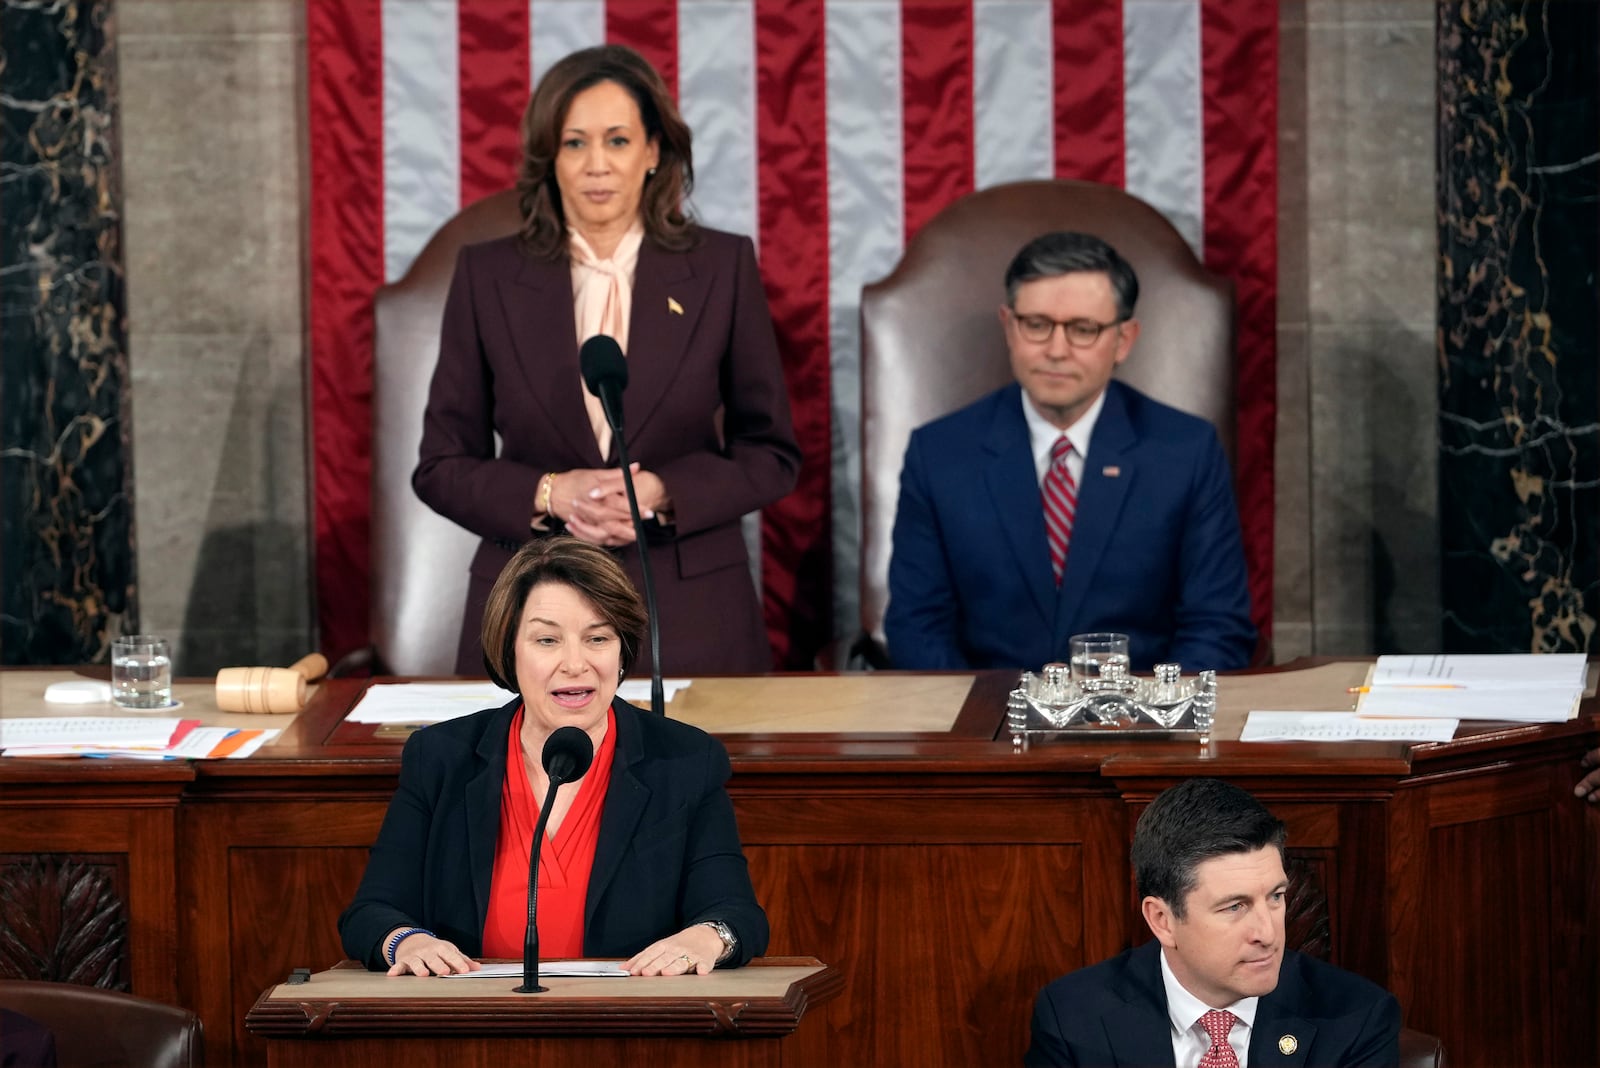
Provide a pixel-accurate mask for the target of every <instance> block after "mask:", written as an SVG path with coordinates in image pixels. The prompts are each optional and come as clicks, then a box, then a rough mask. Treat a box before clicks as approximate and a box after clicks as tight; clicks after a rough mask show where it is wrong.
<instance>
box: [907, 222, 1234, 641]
mask: <svg viewBox="0 0 1600 1068" xmlns="http://www.w3.org/2000/svg"><path fill="white" fill-rule="evenodd" d="M1005 289H1006V303H1005V304H1004V305H1003V306H1002V307H1001V308H1000V323H1001V327H1002V329H1004V331H1005V336H1006V347H1007V348H1008V349H1009V351H1010V358H1011V369H1012V373H1013V374H1014V376H1015V377H1016V380H1017V381H1016V383H1015V384H1013V385H1009V386H1006V387H1005V388H1003V389H1000V390H998V391H997V392H994V393H991V394H989V395H988V396H986V397H984V398H982V399H980V400H978V401H977V402H976V403H974V404H971V405H968V406H967V407H965V408H962V409H961V410H959V411H957V412H955V413H953V414H951V415H947V416H945V417H944V418H942V419H938V420H935V421H934V422H932V423H929V424H928V425H926V426H923V427H920V428H919V429H918V430H917V431H916V432H914V433H913V434H912V436H911V442H910V445H909V446H908V447H907V449H906V458H905V466H904V467H903V468H902V470H901V475H900V503H899V507H898V509H897V511H896V514H895V524H894V538H893V555H892V557H891V559H890V563H889V607H888V612H887V614H886V616H885V619H884V630H885V635H886V637H887V639H888V645H889V657H890V660H891V661H892V662H893V664H894V666H895V667H898V668H908V669H914V670H935V669H956V670H959V669H967V668H1000V667H1005V668H1024V667H1025V668H1034V669H1037V668H1038V667H1039V666H1040V665H1042V664H1045V663H1048V662H1051V661H1057V660H1063V661H1064V660H1066V659H1067V644H1068V639H1069V638H1070V637H1071V636H1072V635H1073V634H1079V633H1085V632H1090V631H1115V632H1120V633H1125V634H1127V635H1128V637H1129V653H1130V659H1131V661H1132V664H1131V666H1132V668H1133V670H1136V671H1139V670H1148V669H1149V668H1150V667H1151V666H1152V665H1153V664H1156V663H1178V664H1181V665H1182V666H1183V668H1184V669H1185V670H1186V671H1201V670H1206V669H1218V670H1224V669H1229V668H1241V667H1245V666H1246V665H1247V664H1248V663H1249V661H1250V656H1251V652H1252V650H1253V649H1254V646H1255V638H1256V634H1255V628H1254V627H1253V626H1252V624H1251V622H1250V595H1249V590H1248V586H1247V584H1246V577H1245V564H1244V550H1243V546H1242V543H1241V540H1240V534H1239V516H1238V512H1237V509H1236V508H1235V505H1234V497H1233V488H1232V484H1231V479H1230V473H1229V469H1228V461H1227V457H1226V456H1225V455H1224V453H1223V450H1222V444H1221V442H1220V441H1219V440H1218V438H1217V434H1216V431H1215V429H1213V428H1212V426H1211V425H1210V424H1209V423H1207V422H1206V421H1205V420H1203V419H1199V418H1197V417H1195V416H1192V415H1188V414H1185V413H1183V412H1180V411H1178V410H1177V409H1175V408H1170V407H1168V406H1166V405H1164V404H1160V403H1158V402H1156V401H1154V400H1152V399H1151V398H1149V397H1147V396H1145V395H1144V394H1142V393H1140V392H1139V391H1138V390H1135V389H1132V388H1131V387H1129V386H1126V385H1123V384H1122V383H1120V382H1113V381H1112V379H1111V375H1112V372H1113V371H1114V370H1115V369H1116V367H1117V365H1118V364H1120V363H1121V362H1122V361H1123V360H1125V359H1127V358H1128V354H1129V352H1130V351H1132V349H1133V345H1134V342H1135V341H1136V340H1137V339H1138V337H1139V322H1138V320H1137V319H1135V318H1134V305H1135V303H1136V301H1137V300H1138V296H1139V282H1138V278H1137V277H1136V276H1135V275H1134V272H1133V268H1132V267H1130V266H1129V265H1128V263H1127V262H1126V261H1125V260H1123V259H1122V257H1120V256H1119V255H1117V252H1116V250H1115V249H1113V248H1112V247H1111V246H1110V245H1108V244H1106V243H1105V242H1104V241H1102V240H1100V239H1099V238H1097V237H1093V236H1091V235H1089V234H1082V233H1072V232H1059V233H1050V234H1045V235H1043V236H1042V237H1038V238H1035V239H1034V240H1033V241H1031V242H1029V243H1028V244H1027V245H1026V246H1024V247H1023V249H1022V250H1021V251H1020V252H1019V253H1017V255H1016V257H1015V259H1013V260H1012V262H1011V265H1010V267H1009V268H1007V270H1006V277H1005Z"/></svg>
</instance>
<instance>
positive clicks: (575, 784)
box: [339, 535, 768, 975]
mask: <svg viewBox="0 0 1600 1068" xmlns="http://www.w3.org/2000/svg"><path fill="white" fill-rule="evenodd" d="M644 632H645V611H644V606H643V605H642V604H641V603H640V598H639V595H638V593H637V592H636V591H635V590H634V588H633V586H632V585H631V584H630V583H629V581H628V577H627V574H626V573H625V572H624V571H623V570H622V568H621V566H620V565H619V564H618V563H617V561H616V559H615V558H614V557H613V556H612V555H611V554H610V553H609V552H607V551H606V550H605V549H603V548H600V547H598V546H595V545H593V544H591V543H589V542H586V541H583V540H581V539H578V538H574V537H569V536H565V535H557V536H553V537H549V538H543V539H540V540H538V541H533V542H530V543H528V544H527V545H525V546H523V547H522V549H520V550H519V551H518V552H517V553H516V555H514V556H513V557H512V558H511V561H510V563H508V564H507V565H506V567H505V569H504V570H503V571H502V572H501V573H500V575H499V577H498V578H497V579H496V581H495V584H494V588H493V589H492V590H491V591H490V594H489V600H488V605H487V607H486V609H485V611H484V623H483V631H482V647H483V651H484V663H485V666H486V667H487V668H488V670H489V674H490V676H491V677H492V678H493V679H494V681H495V683H496V684H498V685H500V686H502V687H504V688H505V689H507V690H514V691H516V692H517V693H518V694H519V695H520V696H519V697H518V698H516V699H515V700H512V701H510V702H509V703H507V704H506V705H504V706H502V707H500V708H493V709H488V710H486V711H483V712H478V713H475V714H473V715H471V716H465V717H462V718H460V719H454V720H449V721H447V722H444V723H438V724H435V725H433V726H430V727H426V728H424V729H422V730H420V731H418V732H416V733H415V734H413V735H412V736H411V738H410V740H408V741H407V742H406V747H405V750H404V753H403V754H402V756H401V760H400V783H399V786H398V788H397V789H396V791H395V795H394V798H393V800H392V801H391V802H390V803H389V810H388V812H387V814H386V815H385V816H384V820H383V826H382V828H381V829H380V830H379V832H378V838H377V841H376V842H375V843H374V844H373V847H372V853H371V856H370V857H369V858H368V861H367V870H366V873H365V874H364V875H363V876H362V880H361V886H360V888H359V889H358V890H357V891H356V896H355V900H354V901H353V902H351V904H350V907H349V908H347V909H346V910H345V912H344V914H343V915H342V916H341V917H340V919H339V934H340V937H341V939H342V941H343V943H344V947H345V951H346V952H347V953H349V955H350V956H352V957H354V958H356V959H358V960H361V961H363V962H364V963H365V964H366V966H367V967H368V968H369V969H371V970H374V971H377V970H386V971H387V972H388V974H390V975H406V974H413V975H449V974H454V973H464V972H472V971H477V970H478V969H479V963H478V959H479V958H489V959H518V958H521V957H522V956H523V953H524V940H525V937H526V935H527V933H528V921H529V915H530V912H534V913H536V917H537V919H536V922H535V925H534V931H535V933H536V941H535V942H534V945H533V947H532V948H533V952H532V954H531V956H532V958H533V959H535V960H537V959H539V958H547V959H562V958H566V959H571V958H584V957H590V958H614V959H617V960H625V961H626V962H627V964H626V966H625V967H626V968H627V970H628V971H629V972H630V973H631V974H634V975H682V974H685V973H687V972H689V971H691V970H692V971H695V972H698V973H699V974H702V975H704V974H706V973H708V972H710V971H711V970H712V969H713V968H716V967H738V966H740V965H742V964H744V963H746V962H747V961H749V960H750V959H751V958H752V957H755V956H759V955H760V954H761V953H763V952H765V951H766V948H767V939H768V926H767V917H766V913H765V912H764V911H762V908H761V906H760V905H759V904H758V903H757V902H756V899H755V890H754V888H753V887H752V885H751V883H750V873H749V869H748V867H747V865H746V863H745V858H744V851H743V849H742V848H741V846H740V843H739V829H738V826H737V824H736V822H735V820H734V813H733V803H732V801H730V800H729V798H728V791H727V786H726V784H727V780H728V776H729V774H730V773H731V768H730V766H729V763H728V753H727V750H726V749H724V748H723V747H722V743H721V742H719V741H717V740H716V739H715V738H713V737H711V736H710V735H708V734H706V733H705V732H704V731H701V730H700V729H698V728H696V727H692V726H690V725H689V724H686V723H680V722H677V721H675V720H670V719H666V718H665V717H663V716H657V715H651V714H647V713H642V712H640V711H639V710H638V709H636V708H634V707H633V706H631V705H629V704H628V703H627V702H625V701H623V700H621V699H620V698H617V697H616V691H617V686H618V684H619V683H620V682H621V679H622V676H623V674H624V673H625V672H626V670H627V669H628V668H629V667H630V666H631V665H632V664H633V662H634V659H635V657H636V656H637V654H638V651H639V648H640V646H641V644H642V641H643V636H644ZM574 739H575V740H576V742H577V743H581V746H582V747H584V748H587V747H589V746H590V744H591V743H592V754H593V755H592V758H591V757H590V756H589V754H588V753H585V754H584V759H583V761H582V763H581V764H573V765H563V764H561V763H559V761H558V758H559V757H560V756H561V755H562V753H561V747H560V745H558V744H557V743H561V742H563V740H566V741H571V740H574ZM552 753H554V754H555V756H554V757H553V756H552V755H551V754H552ZM552 784H553V787H554V788H553V789H552ZM541 801H542V802H543V803H541ZM541 812H547V813H548V815H547V821H546V822H545V823H544V824H543V828H542V838H540V839H539V841H540V842H541V845H540V848H539V851H538V857H537V871H538V879H537V883H536V887H537V893H536V899H535V901H534V902H532V903H530V901H529V893H528V890H529V887H528V873H529V868H530V865H531V864H532V862H533V860H534V850H533V843H534V841H535V835H536V834H538V833H540V826H539V819H540V815H541ZM531 906H536V908H533V907H531Z"/></svg>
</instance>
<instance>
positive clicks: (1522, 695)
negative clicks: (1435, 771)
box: [1356, 686, 1583, 723]
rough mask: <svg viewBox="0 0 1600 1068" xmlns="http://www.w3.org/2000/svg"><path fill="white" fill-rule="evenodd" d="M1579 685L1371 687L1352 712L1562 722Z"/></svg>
mask: <svg viewBox="0 0 1600 1068" xmlns="http://www.w3.org/2000/svg"><path fill="white" fill-rule="evenodd" d="M1582 696H1583V690H1582V689H1581V688H1576V689H1574V688H1568V689H1565V690H1561V689H1550V688H1547V687H1539V686H1535V687H1531V688H1529V689H1522V690H1509V689H1487V690H1483V689H1476V688H1468V689H1461V690H1407V689H1402V688H1400V687H1384V686H1374V687H1373V688H1372V691H1371V692H1370V693H1366V694H1363V695H1362V697H1361V702H1360V703H1359V704H1358V705H1357V706H1356V711H1357V712H1360V713H1362V714H1363V715H1367V716H1391V717H1394V716H1398V717H1401V718H1417V717H1429V718H1441V719H1471V720H1480V719H1494V720H1510V721H1512V722H1515V723H1565V722H1566V721H1567V720H1569V719H1571V718H1572V717H1573V716H1575V715H1577V714H1578V701H1579V699H1580V698H1581V697H1582Z"/></svg>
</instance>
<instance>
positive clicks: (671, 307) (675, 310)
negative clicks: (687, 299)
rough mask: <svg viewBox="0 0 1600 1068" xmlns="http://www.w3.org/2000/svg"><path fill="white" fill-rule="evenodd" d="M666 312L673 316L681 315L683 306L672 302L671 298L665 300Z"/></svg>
mask: <svg viewBox="0 0 1600 1068" xmlns="http://www.w3.org/2000/svg"><path fill="white" fill-rule="evenodd" d="M667 311H669V312H671V313H672V314H673V315H682V314H683V305H682V304H679V303H678V302H677V301H675V300H673V299H672V298H671V297H668V298H667Z"/></svg>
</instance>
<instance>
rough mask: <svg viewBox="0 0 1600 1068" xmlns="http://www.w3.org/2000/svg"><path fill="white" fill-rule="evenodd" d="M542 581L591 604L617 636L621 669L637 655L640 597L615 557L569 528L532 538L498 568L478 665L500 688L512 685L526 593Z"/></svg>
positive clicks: (642, 619) (642, 618)
mask: <svg viewBox="0 0 1600 1068" xmlns="http://www.w3.org/2000/svg"><path fill="white" fill-rule="evenodd" d="M541 582H553V583H556V584H558V585H561V586H570V587H572V588H573V589H574V590H577V591H578V592H579V593H580V594H582V595H583V596H584V598H585V599H586V600H588V602H589V603H590V604H592V605H594V608H595V611H596V612H598V613H600V618H601V619H603V620H605V621H606V622H607V623H609V624H611V627H612V629H614V630H615V631H616V632H617V637H618V638H619V639H621V641H622V671H623V673H624V674H626V673H627V672H628V671H629V670H630V669H632V667H633V662H634V661H635V660H637V659H638V658H639V647H640V645H641V644H642V643H643V641H644V634H645V628H646V627H647V626H648V625H649V620H648V617H647V616H646V615H645V610H644V602H643V601H641V600H640V599H639V592H638V591H637V590H635V589H634V588H633V583H631V582H629V581H628V574H627V572H625V571H623V570H622V565H621V564H619V563H617V561H616V558H615V557H614V556H612V555H611V554H610V553H609V552H607V551H606V550H604V549H602V548H600V547H599V546H598V545H591V544H590V543H589V542H586V541H579V540H578V539H577V538H574V537H572V536H571V535H569V534H552V535H551V536H549V537H546V538H535V539H534V540H533V541H530V542H528V543H527V544H526V545H524V546H523V547H522V548H520V549H518V550H517V552H516V555H515V556H513V557H512V558H511V559H510V560H509V561H507V562H506V566H505V567H503V568H501V570H500V576H499V577H498V578H497V579H495V580H494V588H493V589H492V590H490V591H489V601H488V603H487V604H485V605H484V608H483V629H482V631H481V632H480V640H481V641H482V643H483V666H484V667H485V668H486V669H488V672H489V678H491V679H493V680H494V683H495V685H496V686H499V687H500V688H501V689H504V690H511V691H513V692H520V691H518V690H517V631H518V628H519V627H520V626H521V624H522V609H523V606H524V605H526V604H527V603H528V594H529V593H531V592H533V588H534V587H535V586H537V585H539V584H540V583H541Z"/></svg>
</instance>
